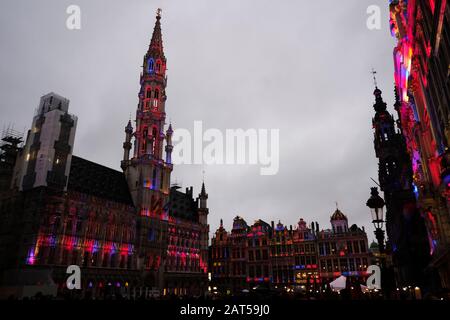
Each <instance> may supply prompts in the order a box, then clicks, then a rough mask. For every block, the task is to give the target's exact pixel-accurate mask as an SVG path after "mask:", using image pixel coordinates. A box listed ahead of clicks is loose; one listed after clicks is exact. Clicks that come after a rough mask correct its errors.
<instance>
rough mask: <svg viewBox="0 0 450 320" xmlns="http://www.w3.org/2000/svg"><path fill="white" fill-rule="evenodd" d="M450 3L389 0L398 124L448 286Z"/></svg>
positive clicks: (436, 264) (434, 264)
mask: <svg viewBox="0 0 450 320" xmlns="http://www.w3.org/2000/svg"><path fill="white" fill-rule="evenodd" d="M449 19H450V8H449V3H448V1H446V0H409V1H406V0H395V1H394V0H392V1H391V3H390V25H391V32H392V35H393V37H395V38H396V40H397V45H396V47H395V48H394V65H395V84H396V95H397V101H396V104H395V109H396V110H397V112H398V116H399V120H400V121H399V129H400V130H401V133H402V134H403V136H404V137H405V142H406V146H407V149H408V153H409V154H410V161H411V166H412V174H413V175H412V177H413V189H414V193H415V196H416V199H417V206H418V208H419V210H420V213H421V215H422V216H423V218H424V219H425V224H426V228H427V236H428V242H429V247H430V248H429V249H430V251H429V252H430V254H431V258H432V259H431V262H430V264H429V265H428V269H430V270H432V269H436V270H437V271H438V272H439V275H440V282H441V285H442V287H444V288H449V287H450V249H449V248H450V169H449V163H450V160H449V158H450V155H449V149H448V147H449V145H448V143H449V141H450V113H449V111H450V107H449V103H450V80H449V79H450V72H449V70H450V69H449V66H450V23H449Z"/></svg>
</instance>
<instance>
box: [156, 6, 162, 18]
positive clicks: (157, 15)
mask: <svg viewBox="0 0 450 320" xmlns="http://www.w3.org/2000/svg"><path fill="white" fill-rule="evenodd" d="M161 13H162V9H161V8H158V9H157V10H156V18H158V19H161Z"/></svg>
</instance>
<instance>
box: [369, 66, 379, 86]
mask: <svg viewBox="0 0 450 320" xmlns="http://www.w3.org/2000/svg"><path fill="white" fill-rule="evenodd" d="M370 73H371V74H372V75H373V84H374V85H375V88H378V84H377V77H376V76H375V75H376V74H377V72H376V71H375V69H374V68H372V71H371V72H370Z"/></svg>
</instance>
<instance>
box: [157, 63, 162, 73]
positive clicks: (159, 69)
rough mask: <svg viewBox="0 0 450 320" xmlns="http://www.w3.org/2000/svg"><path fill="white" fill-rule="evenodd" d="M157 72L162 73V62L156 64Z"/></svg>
mask: <svg viewBox="0 0 450 320" xmlns="http://www.w3.org/2000/svg"><path fill="white" fill-rule="evenodd" d="M156 72H157V73H161V62H159V61H158V62H156Z"/></svg>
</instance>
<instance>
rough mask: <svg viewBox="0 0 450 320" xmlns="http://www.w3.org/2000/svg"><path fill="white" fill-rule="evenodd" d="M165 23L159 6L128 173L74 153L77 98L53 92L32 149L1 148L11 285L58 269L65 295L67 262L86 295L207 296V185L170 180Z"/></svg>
mask: <svg viewBox="0 0 450 320" xmlns="http://www.w3.org/2000/svg"><path fill="white" fill-rule="evenodd" d="M160 19H161V16H160V12H159V11H158V14H157V17H156V23H155V27H154V31H153V35H152V39H151V42H150V46H149V49H148V52H147V53H146V54H145V57H144V66H143V72H142V74H141V77H140V84H141V86H140V92H139V103H138V108H137V111H136V129H134V128H133V126H132V124H131V121H129V122H128V124H127V126H126V127H125V142H124V144H123V148H124V156H123V160H122V161H121V167H122V170H123V172H120V171H116V170H113V169H110V168H107V167H104V166H101V165H99V164H97V163H93V162H90V161H88V160H85V159H82V158H80V157H77V156H75V155H73V154H72V151H73V145H74V139H75V128H76V120H77V118H76V117H75V116H73V115H70V114H69V113H68V106H69V101H68V100H67V99H65V98H63V97H61V96H59V95H57V94H54V93H50V94H47V95H45V96H43V97H42V98H41V101H40V105H39V107H38V111H37V113H36V115H35V117H34V119H33V123H32V128H31V130H30V131H29V133H28V136H27V141H26V144H25V146H24V147H23V148H21V147H19V146H18V144H19V143H20V141H19V140H17V139H16V140H14V139H12V138H11V139H10V138H8V139H7V141H5V144H4V145H2V150H3V151H2V152H1V159H5V160H2V162H1V163H0V165H1V166H0V169H1V172H0V173H1V179H2V180H1V181H2V188H1V190H0V219H1V223H0V257H1V258H0V271H2V273H3V277H2V279H3V281H2V287H3V288H7V287H8V288H12V287H13V286H14V285H15V286H16V287H17V286H18V285H19V282H20V281H19V280H20V278H29V279H30V281H31V282H32V284H36V283H39V282H42V281H43V280H42V279H43V278H45V277H48V275H51V278H52V279H53V281H54V282H55V283H56V284H57V285H58V286H59V289H60V291H64V290H65V282H66V279H67V277H68V275H67V274H66V269H67V266H69V265H72V264H74V265H78V266H80V267H81V272H82V276H81V279H82V289H83V294H87V293H89V294H91V295H94V296H97V297H102V296H107V295H109V294H113V293H121V294H125V295H129V296H134V297H137V296H140V295H148V292H149V291H150V290H151V291H152V293H154V292H155V291H158V292H159V293H160V294H161V295H164V294H175V295H188V296H200V295H202V294H203V293H205V291H206V290H207V285H208V283H207V271H208V266H207V261H208V238H209V236H208V233H209V226H208V222H207V217H208V214H209V209H208V206H207V199H208V194H207V193H206V189H205V185H204V184H203V185H202V188H201V192H200V194H199V195H198V197H194V194H193V188H192V187H191V188H187V189H186V192H181V191H180V190H179V188H178V187H176V186H172V187H171V185H170V174H171V172H172V169H173V165H172V161H171V152H172V148H173V147H172V141H171V137H172V133H173V130H172V126H171V125H169V126H168V127H167V128H166V125H165V116H166V114H165V101H166V95H165V88H166V83H167V78H166V74H165V70H166V62H167V61H166V58H165V56H164V52H163V46H162V35H161V24H160ZM133 145H134V149H133V154H132V155H131V157H130V151H131V149H132V147H133ZM163 153H164V154H163ZM15 154H17V157H14V159H15V164H11V163H10V162H11V161H7V160H10V159H11V157H12V156H11V155H15ZM6 185H8V186H7V187H4V186H6ZM25 274H27V275H30V274H32V276H26V277H25V276H24V275H25ZM14 281H16V282H15V283H14ZM6 291H7V290H6ZM10 292H11V293H12V294H14V292H12V291H10Z"/></svg>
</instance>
